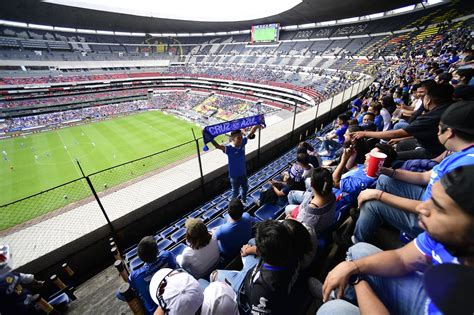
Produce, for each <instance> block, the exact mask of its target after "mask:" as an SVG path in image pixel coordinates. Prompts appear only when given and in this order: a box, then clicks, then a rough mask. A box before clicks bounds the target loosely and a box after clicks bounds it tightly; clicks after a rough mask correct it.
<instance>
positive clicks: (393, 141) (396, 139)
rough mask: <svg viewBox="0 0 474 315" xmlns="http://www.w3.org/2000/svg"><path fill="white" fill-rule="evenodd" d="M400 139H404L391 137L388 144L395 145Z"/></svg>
mask: <svg viewBox="0 0 474 315" xmlns="http://www.w3.org/2000/svg"><path fill="white" fill-rule="evenodd" d="M400 141H402V138H394V139H390V140H389V141H388V144H390V145H395V144H397V143H399V142H400Z"/></svg>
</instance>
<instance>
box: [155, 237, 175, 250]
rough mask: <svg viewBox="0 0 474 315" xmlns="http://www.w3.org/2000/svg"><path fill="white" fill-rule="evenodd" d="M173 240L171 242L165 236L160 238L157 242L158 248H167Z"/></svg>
mask: <svg viewBox="0 0 474 315" xmlns="http://www.w3.org/2000/svg"><path fill="white" fill-rule="evenodd" d="M171 244H173V242H171V241H170V240H169V239H167V238H165V239H162V240H161V241H159V242H158V250H160V251H162V250H165V249H167V248H168V247H169V246H170V245H171Z"/></svg>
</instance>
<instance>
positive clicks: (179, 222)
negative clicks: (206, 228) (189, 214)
mask: <svg viewBox="0 0 474 315" xmlns="http://www.w3.org/2000/svg"><path fill="white" fill-rule="evenodd" d="M185 222H186V218H182V219H180V220H178V221H176V222H175V223H174V225H175V226H176V227H177V228H181V227H183V226H184V223H185Z"/></svg>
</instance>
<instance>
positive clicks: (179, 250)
mask: <svg viewBox="0 0 474 315" xmlns="http://www.w3.org/2000/svg"><path fill="white" fill-rule="evenodd" d="M185 248H186V245H184V244H183V243H180V244H178V245H176V246H175V247H173V248H172V249H171V250H170V252H172V253H173V254H174V255H175V256H178V255H181V253H182V252H183V250H184V249H185Z"/></svg>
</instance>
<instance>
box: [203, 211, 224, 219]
mask: <svg viewBox="0 0 474 315" xmlns="http://www.w3.org/2000/svg"><path fill="white" fill-rule="evenodd" d="M220 211H221V210H219V209H217V208H212V209H210V210H208V211H207V212H205V213H204V214H203V215H202V218H203V219H204V220H205V221H209V220H211V219H212V218H214V217H215V216H217V215H218V214H219V212H220Z"/></svg>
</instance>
